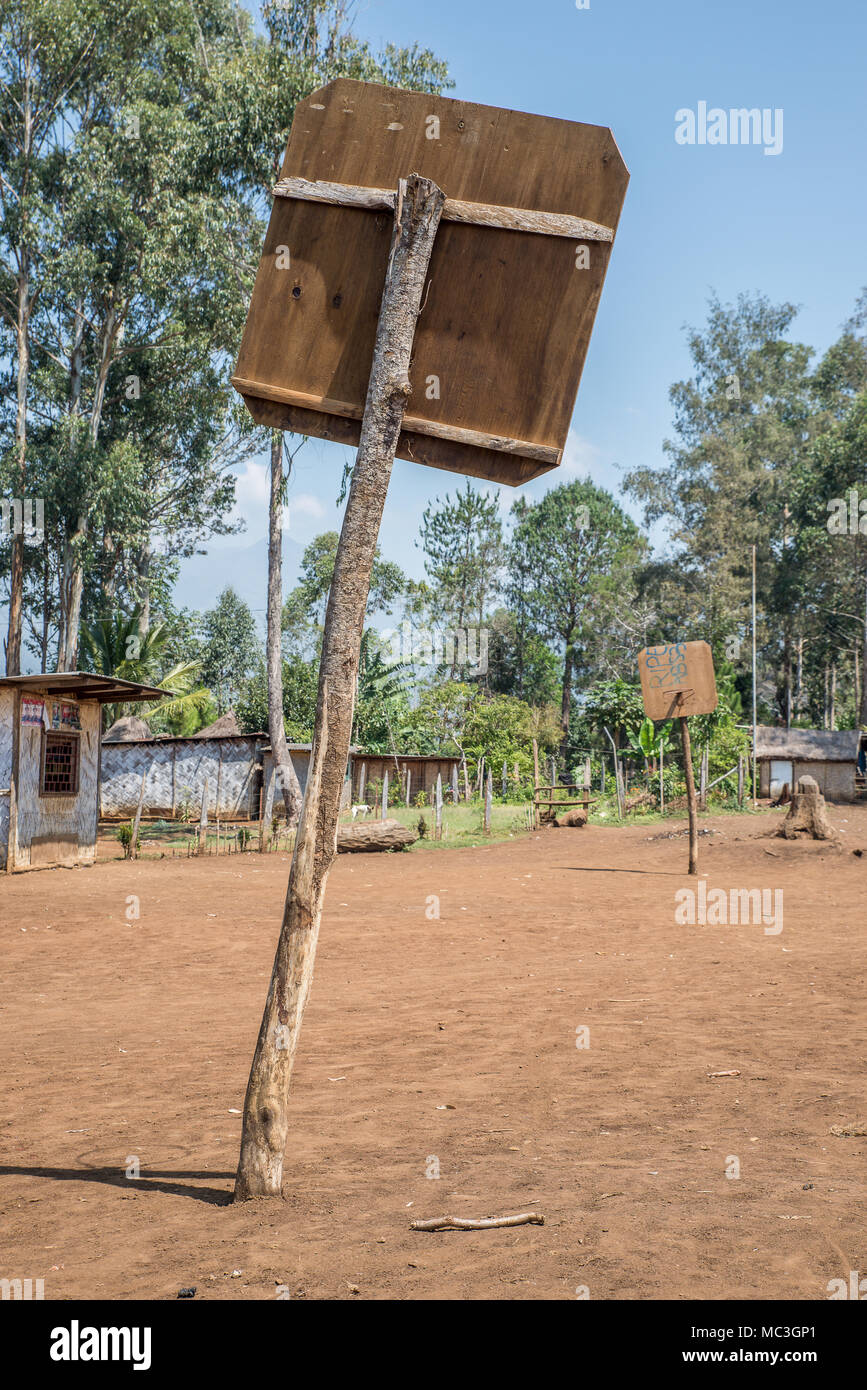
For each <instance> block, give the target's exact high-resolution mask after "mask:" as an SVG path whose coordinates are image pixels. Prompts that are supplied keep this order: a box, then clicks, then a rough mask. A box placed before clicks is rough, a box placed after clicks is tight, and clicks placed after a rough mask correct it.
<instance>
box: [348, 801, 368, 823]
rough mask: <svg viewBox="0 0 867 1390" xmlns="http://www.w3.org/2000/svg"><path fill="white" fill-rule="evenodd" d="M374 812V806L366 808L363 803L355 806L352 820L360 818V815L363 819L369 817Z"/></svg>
mask: <svg viewBox="0 0 867 1390" xmlns="http://www.w3.org/2000/svg"><path fill="white" fill-rule="evenodd" d="M372 810H373V807H372V806H365V805H364V804H363V802H362V803H359V805H358V806H353V808H352V819H353V820H355V817H356V816H358V815H360V816H362V817H363V816H367V815H369V814H370V812H371V811H372Z"/></svg>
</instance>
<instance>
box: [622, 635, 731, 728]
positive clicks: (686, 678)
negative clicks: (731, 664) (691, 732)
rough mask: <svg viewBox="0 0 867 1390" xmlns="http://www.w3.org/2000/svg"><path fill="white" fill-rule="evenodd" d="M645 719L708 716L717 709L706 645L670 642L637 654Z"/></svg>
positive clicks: (710, 655)
mask: <svg viewBox="0 0 867 1390" xmlns="http://www.w3.org/2000/svg"><path fill="white" fill-rule="evenodd" d="M638 671H639V675H640V676H641V695H642V698H643V700H644V712H645V714H646V715H647V717H648V719H672V718H674V717H675V716H677V717H679V716H680V715H686V716H689V715H692V714H712V713H713V711H714V710H715V709H716V707H717V693H716V677H715V676H714V669H713V653H712V652H711V649H710V647H709V646H708V644H707V642H671V643H663V644H661V645H660V646H657V647H645V648H644V650H643V651H641V652H639V653H638Z"/></svg>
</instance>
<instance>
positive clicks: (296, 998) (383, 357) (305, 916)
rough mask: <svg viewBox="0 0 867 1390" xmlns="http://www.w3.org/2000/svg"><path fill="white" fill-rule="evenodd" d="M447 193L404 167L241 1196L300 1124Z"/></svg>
mask: <svg viewBox="0 0 867 1390" xmlns="http://www.w3.org/2000/svg"><path fill="white" fill-rule="evenodd" d="M443 201H444V194H443V192H442V190H441V189H439V188H438V187H437V186H436V184H434V183H432V182H431V181H430V180H429V179H423V178H421V177H420V176H419V175H417V174H412V175H411V176H410V177H409V178H408V179H406V180H404V179H401V181H400V183H399V185H398V196H397V199H396V202H395V210H394V233H393V237H392V243H391V252H390V255H389V260H388V268H387V271H386V276H385V288H384V290H383V295H382V303H381V306H380V311H379V324H378V326H377V331H376V343H375V345H374V350H373V365H372V367H371V372H370V381H369V384H368V388H367V401H366V403H365V407H364V420H363V422H362V426H361V438H360V440H359V445H358V457H357V460H356V464H355V468H354V470H353V474H352V485H351V487H350V491H349V500H348V502H347V504H346V513H345V515H344V518H343V528H342V530H341V532H340V541H339V543H338V546H337V556H336V560H335V565H334V576H333V579H332V581H331V591H330V593H329V596H328V607H327V610H326V614H325V631H324V634H323V639H322V655H321V658H320V663H319V691H318V695H317V702H316V720H315V726H314V735H313V752H312V755H311V768H310V778H309V781H308V784H307V789H306V793H305V797H304V809H303V811H302V815H301V823H300V825H299V827H298V835H297V839H296V842H295V853H294V855H293V857H292V867H291V868H290V870H289V886H288V889H287V893H286V905H285V907H284V910H283V924H282V926H281V928H280V938H279V941H278V943H277V953H276V956H275V958H274V968H273V971H272V974H271V984H270V988H269V990H268V998H267V1001H266V1004H265V1012H264V1015H263V1018H262V1024H261V1027H260V1029H259V1037H258V1041H257V1043H256V1051H255V1053H254V1056H253V1065H252V1068H251V1070H250V1080H249V1082H248V1084H247V1094H246V1098H245V1101H244V1119H243V1127H242V1132H241V1153H240V1158H239V1160H238V1173H237V1177H236V1179H235V1201H236V1202H242V1201H245V1200H247V1199H248V1198H250V1197H269V1196H270V1197H279V1196H280V1192H281V1187H282V1183H283V1154H284V1151H285V1148H286V1141H287V1138H288V1134H289V1110H288V1105H289V1083H290V1079H291V1076H292V1063H293V1061H294V1058H295V1051H296V1048H297V1046H298V1034H299V1031H300V1028H301V1020H302V1017H303V1014H304V1007H305V1005H306V1003H307V997H308V995H309V992H310V984H311V980H312V978H313V962H314V957H315V954H316V942H317V938H318V936H319V923H320V920H321V917H322V902H323V898H324V896H325V884H326V880H327V878H328V871H329V869H330V868H331V864H332V861H333V859H334V855H335V846H336V841H337V823H338V817H339V814H340V799H341V795H342V792H343V784H344V778H345V776H346V764H347V758H348V756H349V745H350V739H351V734H352V715H353V709H354V702H355V690H356V680H357V675H358V660H359V649H360V644H361V633H362V628H363V624H364V613H365V607H366V604H367V595H368V590H369V588H370V574H371V569H372V566H373V560H374V555H375V554H376V544H377V540H378V537H379V526H380V522H381V520H382V511H383V507H384V505H385V497H386V492H387V491H388V482H389V478H390V476H391V469H392V465H393V463H394V454H395V449H396V448H397V441H398V436H399V435H400V428H401V423H402V421H403V415H404V409H405V407H406V401H407V397H408V396H409V394H410V391H411V389H412V388H411V386H410V382H409V365H410V357H411V354H412V344H413V338H414V336H415V326H416V319H417V318H418V312H419V307H420V304H421V296H422V290H423V288H424V284H425V280H426V277H427V271H428V265H429V263H430V256H431V251H432V250H433V244H434V239H435V237H436V232H437V227H438V225H439V220H440V214H441V213H442V206H443Z"/></svg>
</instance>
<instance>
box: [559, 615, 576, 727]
mask: <svg viewBox="0 0 867 1390" xmlns="http://www.w3.org/2000/svg"><path fill="white" fill-rule="evenodd" d="M573 662H574V654H573V651H572V643H571V642H569V641H567V642H566V650H565V652H564V653H563V694H562V697H561V700H560V729H561V731H562V737H561V739H560V746H561V747H562V748H563V749H564V751H565V747H566V744H567V743H568V741H569V718H570V715H571V713H572V671H573Z"/></svg>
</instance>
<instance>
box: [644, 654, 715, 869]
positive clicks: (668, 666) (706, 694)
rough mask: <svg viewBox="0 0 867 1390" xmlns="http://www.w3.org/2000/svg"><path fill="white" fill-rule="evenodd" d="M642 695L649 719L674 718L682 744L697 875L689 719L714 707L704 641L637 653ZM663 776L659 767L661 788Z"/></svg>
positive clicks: (709, 658) (711, 674)
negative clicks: (678, 726)
mask: <svg viewBox="0 0 867 1390" xmlns="http://www.w3.org/2000/svg"><path fill="white" fill-rule="evenodd" d="M638 671H639V675H640V677H641V695H642V700H643V702H644V713H645V714H646V715H647V717H648V719H654V720H660V719H662V720H665V719H672V718H676V719H677V720H678V723H679V725H680V737H681V741H682V743H683V773H684V778H685V781H686V805H687V810H688V813H689V872H690V873H691V874H697V873H698V806H697V802H696V795H695V777H694V775H693V770H692V746H691V743H690V737H689V724H688V722H687V720H688V716H689V715H692V714H711V713H712V712H713V711H714V710H715V709H716V707H717V702H718V700H717V692H716V677H715V676H714V669H713V653H712V652H711V649H710V647H709V646H708V644H707V642H673V643H663V644H661V645H660V646H657V647H645V648H644V650H643V651H641V652H639V653H638ZM661 777H662V773H661V767H660V789H661V787H662V781H661Z"/></svg>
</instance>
